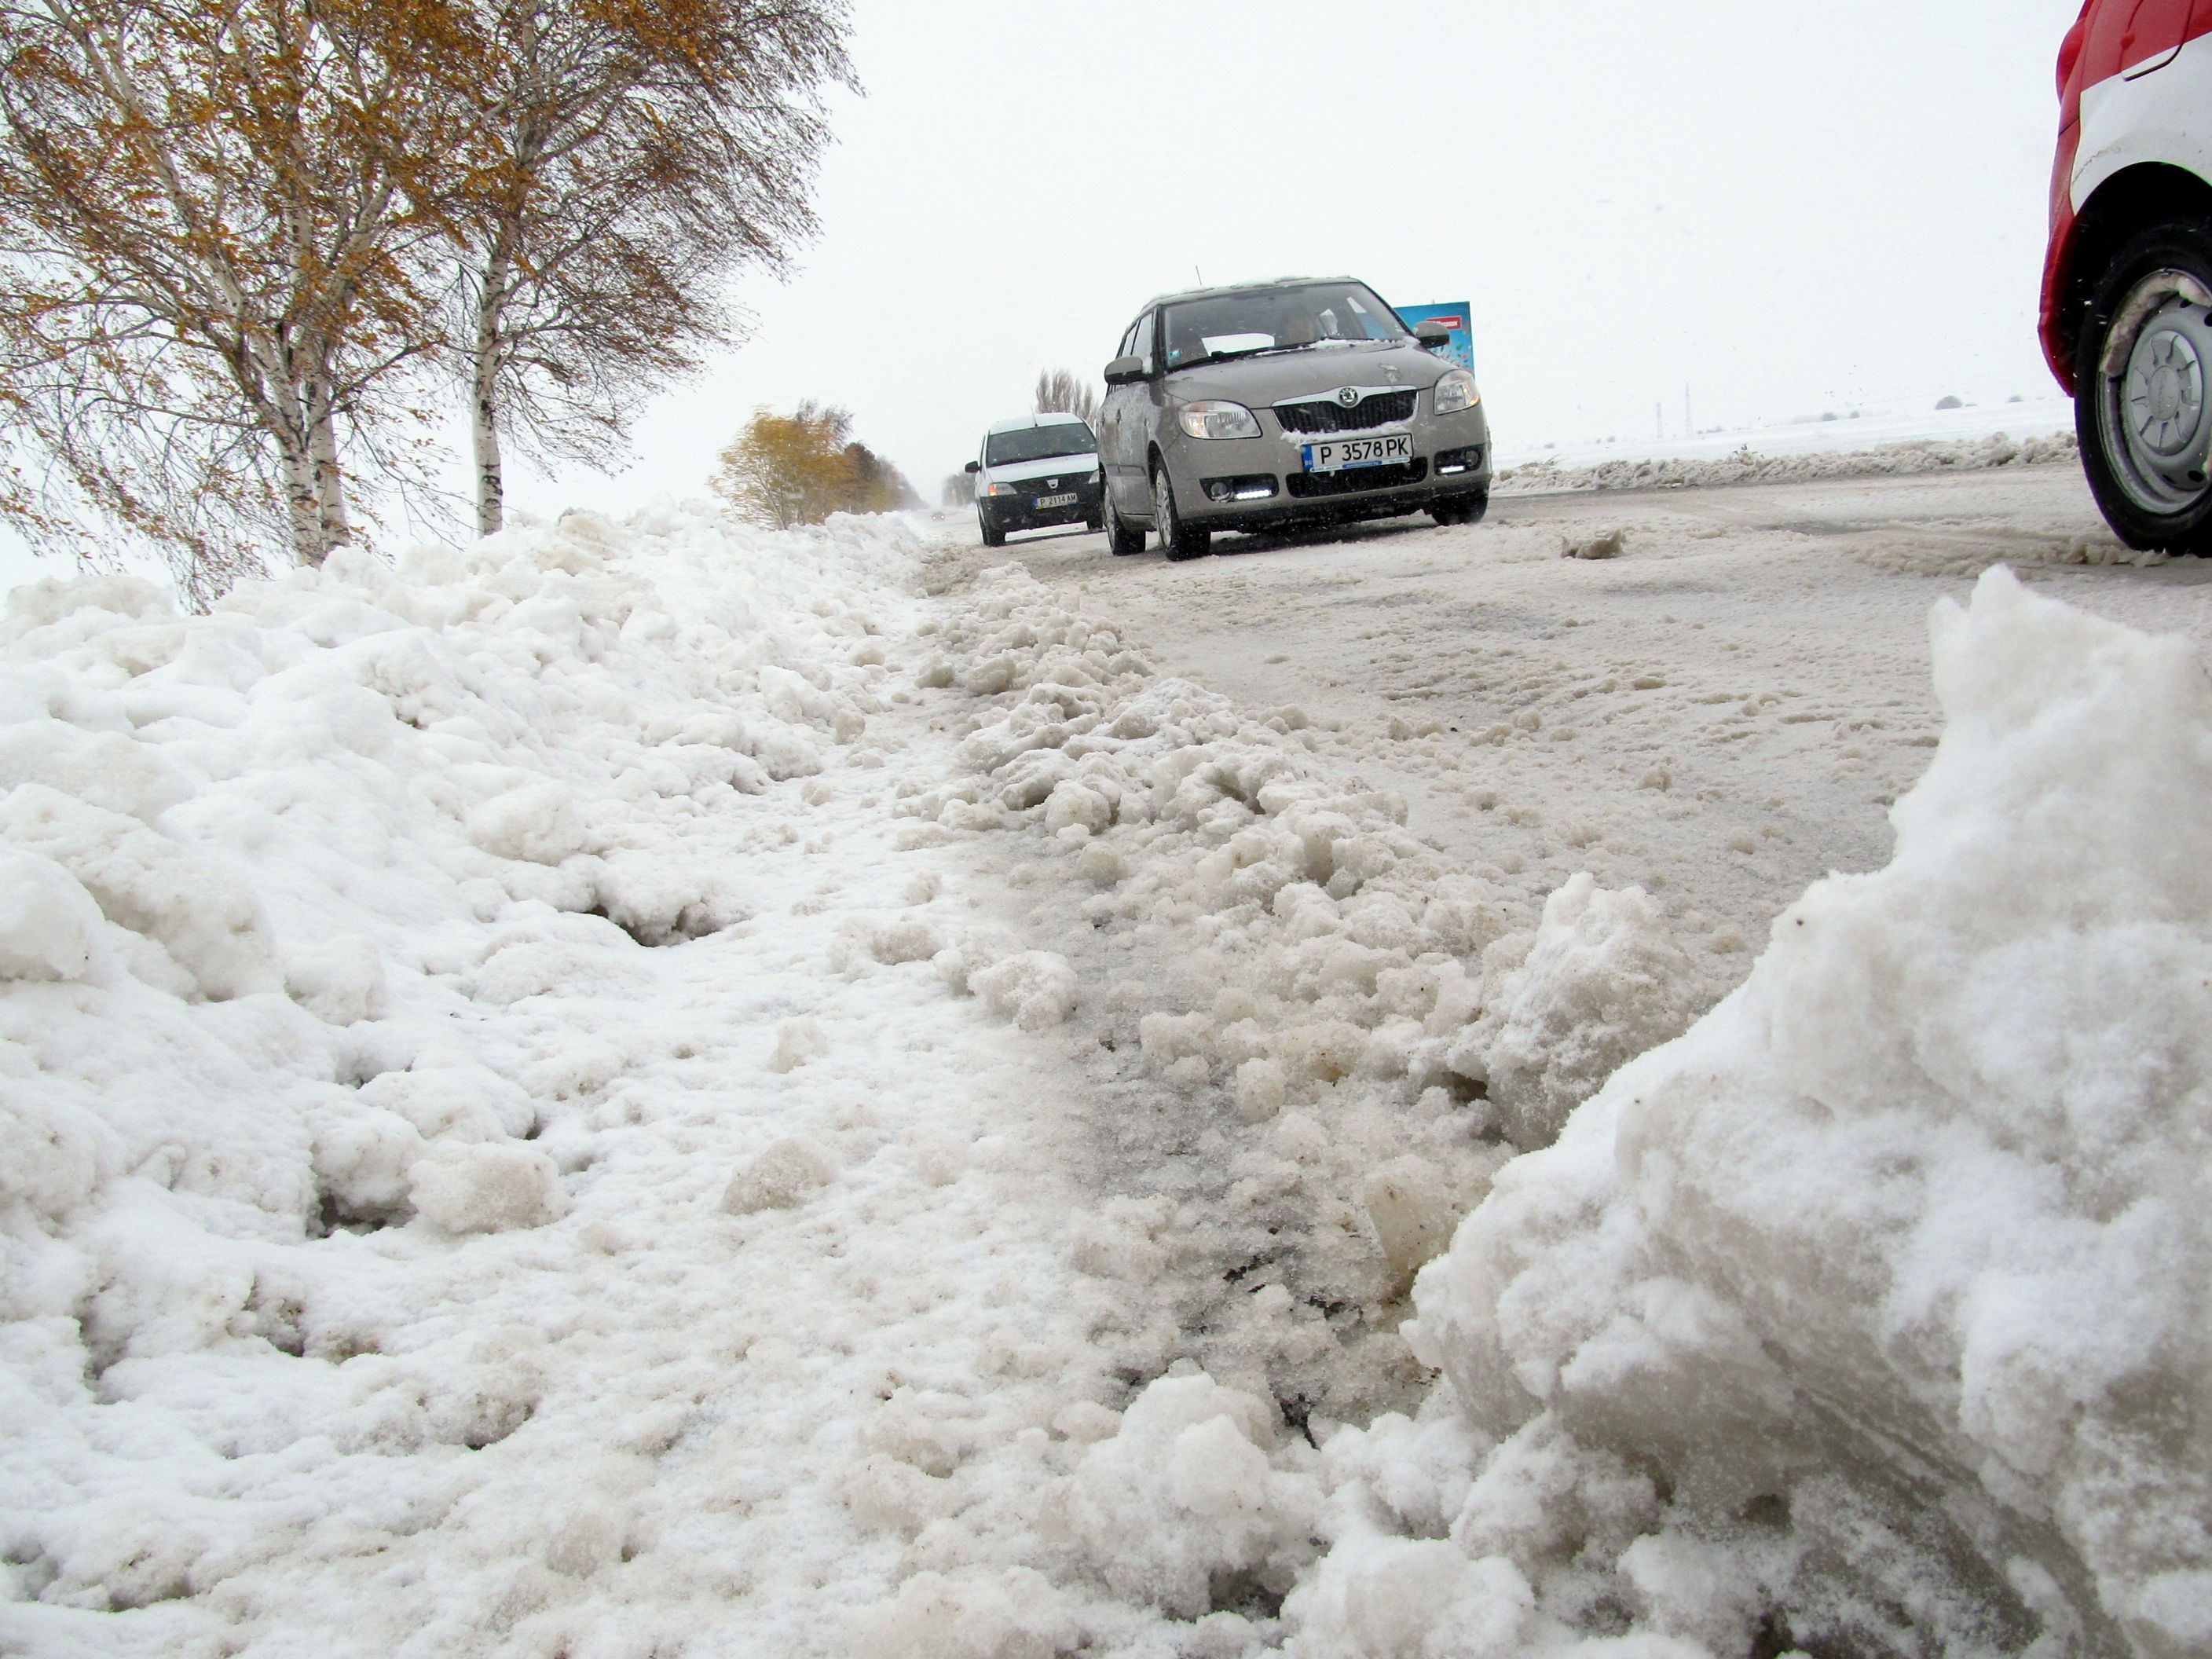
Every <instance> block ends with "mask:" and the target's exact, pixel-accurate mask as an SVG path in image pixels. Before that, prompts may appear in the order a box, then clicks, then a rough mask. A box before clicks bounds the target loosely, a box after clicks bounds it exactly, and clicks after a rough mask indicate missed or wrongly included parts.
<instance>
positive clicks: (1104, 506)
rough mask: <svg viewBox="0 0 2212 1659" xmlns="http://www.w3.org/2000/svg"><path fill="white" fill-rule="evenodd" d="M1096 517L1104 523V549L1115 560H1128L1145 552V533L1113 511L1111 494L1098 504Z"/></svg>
mask: <svg viewBox="0 0 2212 1659" xmlns="http://www.w3.org/2000/svg"><path fill="white" fill-rule="evenodd" d="M1098 516H1099V517H1100V518H1101V519H1103V520H1104V521H1105V526H1106V549H1107V550H1108V551H1109V552H1110V553H1111V554H1113V556H1115V558H1117V559H1127V558H1130V557H1133V556H1135V555H1137V554H1139V553H1141V552H1143V551H1144V550H1145V532H1143V531H1142V530H1141V529H1139V528H1138V527H1137V526H1135V525H1133V524H1131V523H1130V522H1129V521H1128V520H1127V519H1124V518H1123V517H1122V516H1121V514H1120V513H1117V512H1115V510H1114V497H1113V495H1112V494H1111V492H1109V494H1108V495H1107V497H1106V499H1105V501H1103V503H1101V504H1100V506H1099V508H1098Z"/></svg>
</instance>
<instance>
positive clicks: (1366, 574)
mask: <svg viewBox="0 0 2212 1659" xmlns="http://www.w3.org/2000/svg"><path fill="white" fill-rule="evenodd" d="M1607 529H1619V530H1620V531H1621V532H1623V535H1624V537H1625V546H1624V550H1623V551H1622V553H1621V554H1620V556H1618V557H1615V558H1612V559H1607V560H1602V561H1589V560H1583V559H1578V558H1567V557H1563V556H1562V553H1561V550H1562V545H1563V544H1564V543H1565V542H1567V541H1570V540H1571V541H1577V542H1582V541H1587V540H1589V538H1591V537H1592V536H1593V535H1594V534H1595V533H1596V532H1601V531H1603V530H1607ZM1216 546H1217V548H1218V552H1217V554H1216V555H1215V556H1213V557H1211V558H1208V559H1206V560H1203V561H1200V562H1194V563H1190V564H1183V565H1170V564H1167V563H1165V562H1164V561H1163V560H1162V559H1161V558H1160V556H1159V555H1158V552H1157V551H1154V550H1151V549H1149V548H1148V549H1147V550H1146V552H1145V553H1144V554H1143V555H1142V556H1139V557H1136V558H1132V559H1125V560H1116V559H1115V558H1113V557H1111V556H1109V554H1108V552H1107V550H1106V547H1105V544H1104V540H1103V538H1102V537H1099V536H1095V535H1087V534H1082V533H1074V534H1070V533H1066V532H1058V533H1055V532H1044V533H1042V534H1037V535H1033V536H1029V537H1024V538H1017V539H1016V540H1015V541H1014V542H1012V544H1010V545H1009V546H1008V547H1007V549H1006V554H1005V556H1008V557H1012V558H1017V559H1018V560H1020V561H1021V562H1022V563H1023V564H1024V565H1025V566H1026V567H1027V568H1029V569H1030V572H1031V573H1032V574H1035V575H1036V577H1038V578H1039V579H1040V580H1042V581H1045V582H1047V583H1052V584H1073V585H1075V586H1078V587H1079V588H1080V589H1081V590H1082V591H1083V594H1084V604H1085V609H1086V611H1089V612H1090V613H1091V614H1092V615H1095V616H1100V617H1105V618H1109V619H1111V620H1112V621H1113V622H1114V623H1115V624H1116V625H1117V626H1119V627H1120V628H1121V630H1122V632H1123V634H1124V636H1125V637H1126V638H1127V639H1128V640H1130V641H1132V642H1133V643H1134V644H1136V645H1137V646H1139V647H1140V648H1142V649H1144V650H1146V652H1147V653H1149V654H1150V655H1151V657H1152V660H1153V661H1154V662H1155V664H1156V665H1158V666H1159V667H1161V668H1163V669H1164V670H1167V671H1171V672H1177V673H1182V674H1184V675H1187V676H1188V677H1189V678H1192V679H1194V680H1196V681H1199V682H1200V683H1201V684H1206V685H1207V686H1210V687H1212V688H1213V689H1215V690H1219V691H1221V692H1224V693H1225V694H1227V695H1229V696H1232V697H1234V698H1236V699H1237V701H1239V702H1243V703H1244V704H1246V705H1248V706H1249V707H1252V708H1295V709H1297V710H1298V711H1300V712H1301V713H1302V714H1304V716H1305V717H1307V718H1308V719H1309V720H1310V721H1312V722H1313V724H1314V726H1316V727H1317V728H1319V731H1318V733H1317V744H1318V746H1319V747H1320V748H1321V749H1322V751H1323V752H1327V753H1332V754H1334V755H1335V756H1337V757H1340V758H1341V759H1343V760H1345V761H1346V762H1348V763H1351V764H1352V765H1353V766H1354V767H1355V768H1356V769H1358V770H1359V771H1360V772H1361V773H1362V775H1364V777H1365V778H1366V779H1367V781H1369V782H1370V783H1372V784H1374V785H1376V786H1378V787H1384V788H1387V789H1390V790H1394V791H1396V792H1399V793H1402V795H1403V796H1404V797H1405V799H1406V801H1407V808H1408V823H1409V827H1411V828H1412V829H1413V830H1414V831H1415V832H1416V833H1417V834H1419V835H1420V836H1423V837H1424V838H1425V839H1427V840H1429V841H1431V842H1434V843H1435V844H1437V846H1438V847H1439V848H1443V849H1444V850H1446V851H1448V852H1450V853H1451V854H1454V855H1455V857H1456V858H1457V859H1459V860H1462V861H1463V862H1464V863H1466V864H1468V865H1469V866H1473V867H1474V868H1476V869H1478V870H1484V871H1486V872H1487V873H1490V874H1491V875H1492V877H1493V878H1494V879H1496V880H1498V881H1499V882H1500V883H1502V884H1504V885H1505V886H1507V887H1509V888H1510V887H1516V886H1517V887H1518V888H1519V889H1521V890H1522V891H1523V892H1524V893H1525V894H1526V895H1527V896H1528V900H1529V901H1530V902H1531V903H1532V904H1533V903H1534V902H1537V901H1539V900H1541V897H1542V896H1543V895H1545V894H1547V893H1548V892H1550V891H1551V890H1553V889H1554V888H1555V887H1557V886H1558V885H1559V884H1560V883H1561V882H1562V881H1564V880H1565V878H1567V877H1568V876H1570V875H1571V874H1572V873H1574V872H1576V871H1577V870H1582V869H1588V870H1589V871H1591V872H1594V873H1595V875H1596V876H1597V878H1599V880H1600V881H1601V883H1603V884H1607V885H1609V886H1622V885H1626V884H1631V883H1634V884H1640V885H1642V886H1644V888H1646V889H1647V890H1650V891H1652V892H1653V893H1655V894H1656V895H1657V896H1659V897H1660V899H1661V900H1662V902H1663V903H1664V904H1665V905H1666V906H1667V907H1668V910H1669V911H1670V913H1671V914H1672V915H1674V918H1675V920H1676V921H1677V924H1678V926H1679V927H1680V928H1681V929H1682V931H1683V932H1684V933H1685V934H1686V935H1688V936H1690V937H1693V938H1702V939H1704V940H1705V942H1706V945H1707V946H1708V947H1709V948H1710V949H1711V950H1712V951H1716V952H1717V953H1719V954H1721V955H1723V956H1726V955H1729V954H1733V953H1743V954H1742V961H1743V963H1744V965H1745V966H1748V964H1749V961H1750V953H1752V952H1755V951H1756V949H1757V948H1758V945H1759V942H1760V940H1761V939H1763V938H1764V935H1765V930H1766V927H1768V925H1769V923H1770V922H1771V920H1772V918H1773V916H1774V915H1775V914H1776V913H1777V912H1778V911H1779V910H1780V909H1781V908H1782V907H1783V906H1784V905H1785V904H1787V903H1788V902H1790V900H1791V899H1793V898H1794V897H1795V896H1796V895H1797V894H1798V893H1799V892H1800V891H1801V890H1802V889H1803V888H1804V887H1805V885H1806V884H1808V882H1810V881H1812V880H1814V879H1815V878H1818V877H1820V875H1822V874H1825V873H1826V872H1828V871H1830V870H1844V871H1859V870H1868V869H1872V868H1875V867H1878V866H1880V865H1881V864H1882V863H1883V862H1884V861H1885V860H1886V859H1887V855H1888V851H1889V845H1890V834H1889V826H1888V823H1887V808H1888V806H1889V805H1890V803H1891V802H1892V801H1893V800H1894V799H1896V798H1897V796H1898V795H1899V794H1900V793H1902V792H1903V791H1905V789H1906V788H1908V787H1910V786H1911V783H1912V781H1913V780H1914V779H1915V778H1917V776H1918V775H1919V774H1920V772H1921V771H1922V769H1923V768H1924V767H1925V765H1926V763H1927V762H1928V759H1929V750H1931V749H1932V748H1933V747H1934V745H1935V744H1936V740H1937V738H1938V736H1939V735H1940V732H1941V731H1942V720H1941V715H1940V712H1939V710H1938V708H1937V706H1936V698H1935V695H1934V691H1933V689H1932V687H1931V685H1930V684H1929V673H1928V663H1929V656H1928V640H1927V618H1928V615H1929V608H1930V607H1931V606H1932V605H1935V604H1936V602H1937V601H1938V600H1939V599H1944V598H1947V597H1948V598H1953V599H1957V598H1960V597H1963V596H1964V595H1965V593H1966V591H1967V590H1968V588H1969V587H1970V586H1972V580H1973V579H1974V577H1975V576H1976V575H1977V574H1978V573H1979V572H1980V571H1982V570H1983V569H1984V568H1987V567H1988V566H1990V565H1991V564H1993V563H1997V562H2007V563H2009V564H2011V565H2012V566H2013V567H2014V568H2015V569H2016V570H2018V571H2019V572H2020V574H2021V575H2022V576H2023V577H2024V578H2026V579H2027V580H2030V581H2032V582H2033V583H2035V584H2037V585H2038V586H2040V587H2041V588H2042V589H2044V590H2045V591H2046V592H2051V593H2054V594H2056V595H2057V596H2059V597H2061V598H2063V599H2067V600H2069V601H2070V602H2072V603H2074V604H2076V605H2083V606H2086V607H2087V608H2088V609H2090V610H2093V611H2099V612H2100V613H2103V614H2105V615H2107V616H2111V617H2116V618H2118V619H2120V620H2123V621H2126V622H2129V623H2134V624H2136V625H2137V626H2140V627H2146V628H2151V629H2182V630H2186V631H2188V632H2190V633H2191V634H2194V635H2198V636H2199V637H2205V636H2212V563H2207V562H2196V561H2179V562H2152V563H2150V564H2148V565H2144V564H2140V563H2136V562H2130V556H2128V555H2127V554H2126V553H2125V551H2124V550H2123V549H2121V548H2120V547H2119V545H2118V543H2117V542H2115V541H2114V540H2113V539H2112V537H2111V535H2110V533H2109V532H2107V531H2106V529H2105V527H2104V526H2103V523H2102V521H2101V520H2100V519H2099V518H2098V516H2097V513H2096V509H2095V507H2094V504H2093V502H2092V501H2091V500H2090V498H2089V495H2088V491H2087V487H2086V485H2085V484H2084V483H2083V482H2082V480H2081V474H2080V472H2079V471H2078V469H2077V468H2075V466H2073V465H2045V466H2036V467H2024V468H2015V469H2010V470H1999V471H1984V472H1975V473H1968V474H1956V473H1948V474H1938V475H1933V476H1927V477H1904V478H1899V477H1875V478H1866V479H1852V480H1843V481H1833V480H1832V481H1826V482H1822V483H1796V484H1762V485H1751V486H1737V487H1732V488H1720V489H1681V490H1671V491H1665V492H1655V493H1636V494H1630V493H1621V494H1608V495H1587V494H1585V495H1539V496H1521V497H1501V498H1499V499H1498V501H1497V502H1496V503H1495V505H1494V506H1493V508H1492V514H1491V517H1490V519H1489V520H1488V521H1487V522H1486V523H1484V524H1482V525H1480V526H1474V527H1473V528H1467V529H1450V530H1443V529H1437V528H1436V527H1434V526H1431V524H1430V522H1429V520H1427V519H1425V518H1420V519H1401V520H1389V521H1386V522H1384V523H1381V524H1375V525H1366V526H1353V527H1351V528H1349V529H1346V530H1341V531H1335V532H1308V533H1303V534H1297V535H1291V536H1280V535H1279V536H1270V537H1228V538H1220V539H1219V540H1218V541H1217V543H1216ZM994 557H995V556H994ZM1293 723H1295V718H1294V717H1293Z"/></svg>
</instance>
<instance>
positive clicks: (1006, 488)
mask: <svg viewBox="0 0 2212 1659" xmlns="http://www.w3.org/2000/svg"><path fill="white" fill-rule="evenodd" d="M983 493H984V494H985V495H1018V494H1019V493H1020V492H1019V491H1018V490H1017V489H1015V488H1014V487H1013V485H1012V484H1000V483H994V484H985V485H984V486H983Z"/></svg>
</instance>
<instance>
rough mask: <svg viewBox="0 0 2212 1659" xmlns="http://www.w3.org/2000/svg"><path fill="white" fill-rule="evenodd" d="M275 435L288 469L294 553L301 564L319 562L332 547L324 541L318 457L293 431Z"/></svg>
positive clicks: (286, 498)
mask: <svg viewBox="0 0 2212 1659" xmlns="http://www.w3.org/2000/svg"><path fill="white" fill-rule="evenodd" d="M274 436H275V438H276V449H277V456H278V459H279V461H280V462H281V464H282V465H283V469H284V515H285V518H286V520H287V521H288V522H289V524H290V525H291V526H292V556H293V557H295V558H296V559H297V560H299V562H301V564H305V565H319V564H320V563H322V562H323V555H324V554H325V552H326V551H328V549H327V548H326V547H325V544H324V542H323V514H322V505H321V502H320V501H319V500H318V499H317V497H316V493H315V463H314V458H313V457H312V456H311V455H309V454H308V453H307V446H306V445H304V444H302V443H301V442H299V441H297V439H296V438H295V435H293V434H291V433H289V432H283V431H279V432H277V433H276V434H275V435H274Z"/></svg>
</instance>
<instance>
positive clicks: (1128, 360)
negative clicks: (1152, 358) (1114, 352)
mask: <svg viewBox="0 0 2212 1659" xmlns="http://www.w3.org/2000/svg"><path fill="white" fill-rule="evenodd" d="M1145 378H1146V377H1145V360H1144V359H1143V358H1142V357H1116V358H1115V360H1114V361H1113V362H1110V363H1109V364H1107V365H1106V384H1107V385H1108V386H1128V385H1130V384H1132V383H1133V382H1134V381H1137V380H1143V379H1145Z"/></svg>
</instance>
